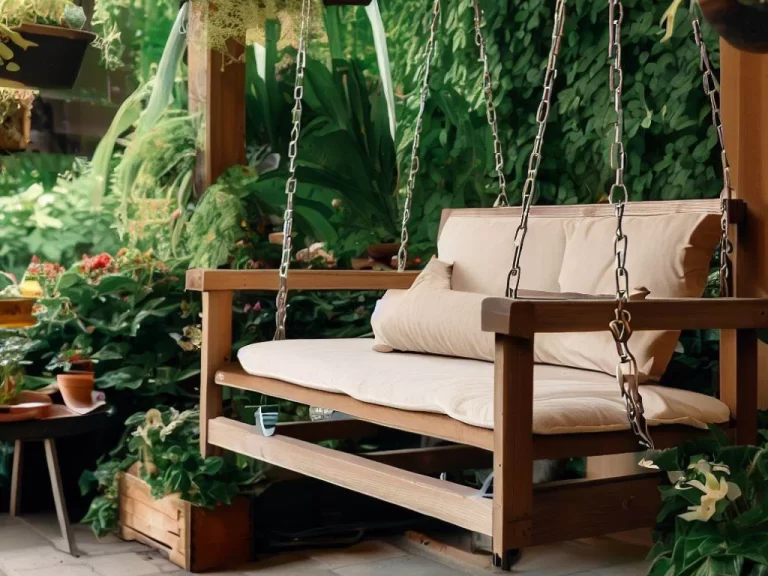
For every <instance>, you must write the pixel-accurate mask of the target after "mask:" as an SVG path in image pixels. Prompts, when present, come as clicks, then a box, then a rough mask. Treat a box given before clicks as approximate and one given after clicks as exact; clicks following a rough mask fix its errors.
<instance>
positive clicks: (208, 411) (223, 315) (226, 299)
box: [200, 292, 232, 456]
mask: <svg viewBox="0 0 768 576" xmlns="http://www.w3.org/2000/svg"><path fill="white" fill-rule="evenodd" d="M231 355H232V292H206V293H204V294H203V350H202V364H201V370H200V451H201V453H202V454H203V456H212V455H214V453H215V450H214V449H213V447H212V446H211V445H210V444H209V442H208V423H209V422H210V421H211V420H212V419H213V418H216V417H218V416H221V414H222V410H223V406H222V401H223V400H222V389H221V386H217V385H216V371H217V370H218V369H219V368H221V367H222V366H224V365H225V364H226V363H227V362H229V359H230V356H231Z"/></svg>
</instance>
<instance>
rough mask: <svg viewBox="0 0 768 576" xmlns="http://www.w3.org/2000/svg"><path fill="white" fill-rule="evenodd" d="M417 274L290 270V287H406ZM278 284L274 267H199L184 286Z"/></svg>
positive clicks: (201, 288) (212, 288)
mask: <svg viewBox="0 0 768 576" xmlns="http://www.w3.org/2000/svg"><path fill="white" fill-rule="evenodd" d="M418 275H419V271H418V270H413V271H407V272H395V271H392V272H390V271H374V270H291V271H290V272H289V274H288V287H289V289H290V290H389V289H392V288H398V289H402V290H407V289H408V288H410V287H411V284H413V281H414V280H415V279H416V277H417V276H418ZM279 285H280V277H279V273H278V271H277V270H203V269H200V268H198V269H194V270H189V271H188V272H187V290H193V291H197V292H213V291H220V290H271V291H276V290H277V289H278V287H279Z"/></svg>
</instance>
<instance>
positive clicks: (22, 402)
mask: <svg viewBox="0 0 768 576" xmlns="http://www.w3.org/2000/svg"><path fill="white" fill-rule="evenodd" d="M30 345H31V341H30V340H28V339H27V338H23V337H21V336H7V335H4V336H3V338H2V340H0V422H13V421H16V420H29V419H31V418H39V417H41V416H42V415H43V414H44V412H45V410H46V408H47V407H48V406H49V405H50V404H51V401H50V398H48V396H46V395H44V394H39V393H36V392H31V391H26V390H24V389H23V383H24V364H26V363H27V362H25V361H24V357H25V355H26V353H27V351H28V350H29V347H30Z"/></svg>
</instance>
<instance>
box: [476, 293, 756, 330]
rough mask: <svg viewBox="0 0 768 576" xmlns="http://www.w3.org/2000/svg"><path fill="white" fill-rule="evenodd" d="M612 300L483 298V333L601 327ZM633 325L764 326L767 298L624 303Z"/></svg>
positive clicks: (682, 327) (608, 318)
mask: <svg viewBox="0 0 768 576" xmlns="http://www.w3.org/2000/svg"><path fill="white" fill-rule="evenodd" d="M615 308H616V303H615V301H613V300H604V301H602V300H591V299H590V300H564V301H554V300H511V299H508V298H487V299H486V300H484V301H483V311H482V315H483V317H482V327H483V330H485V331H486V332H496V333H497V334H507V335H510V336H520V337H528V336H531V335H532V334H534V333H537V332H603V331H607V330H608V324H609V323H610V322H611V320H613V318H614V311H615ZM626 309H627V310H629V312H630V313H631V314H632V329H633V330H634V331H640V330H693V329H700V328H719V329H737V328H768V298H720V299H713V298H685V299H683V298H680V299H673V300H666V299H664V300H662V299H659V300H643V301H637V302H629V303H628V304H627V305H626Z"/></svg>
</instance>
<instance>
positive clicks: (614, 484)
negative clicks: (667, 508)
mask: <svg viewBox="0 0 768 576" xmlns="http://www.w3.org/2000/svg"><path fill="white" fill-rule="evenodd" d="M660 480H661V478H660V476H659V475H658V474H648V475H643V476H629V477H625V478H611V479H606V480H597V481H592V480H575V481H566V482H552V483H549V484H543V485H541V486H537V487H536V488H535V490H534V496H533V536H532V542H533V544H535V545H538V544H548V543H551V542H559V541H562V540H572V539H574V538H587V537H590V536H600V535H603V534H610V533H613V532H620V531H624V530H633V529H636V528H649V527H651V526H653V525H654V521H655V519H656V514H657V513H658V511H659V506H660V503H661V500H660V499H659V491H658V486H659V483H660Z"/></svg>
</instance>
